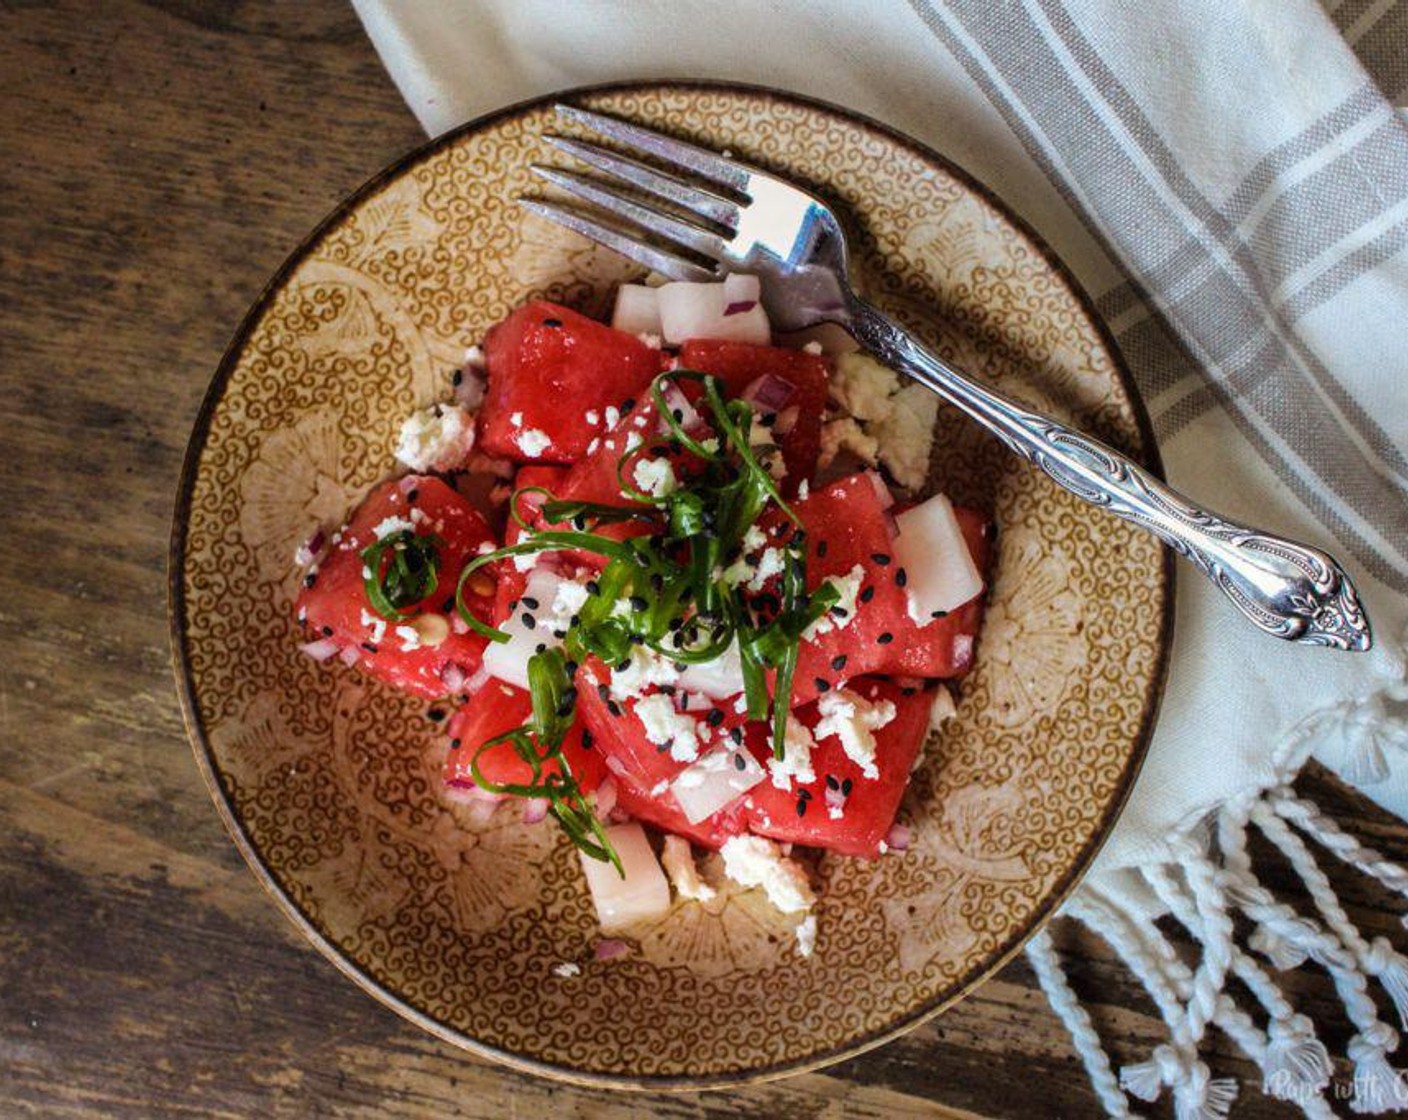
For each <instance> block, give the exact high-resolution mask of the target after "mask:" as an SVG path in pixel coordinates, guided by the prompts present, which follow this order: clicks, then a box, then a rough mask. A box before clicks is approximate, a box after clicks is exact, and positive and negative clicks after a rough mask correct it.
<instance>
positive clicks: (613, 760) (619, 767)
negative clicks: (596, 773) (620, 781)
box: [606, 754, 631, 778]
mask: <svg viewBox="0 0 1408 1120" xmlns="http://www.w3.org/2000/svg"><path fill="white" fill-rule="evenodd" d="M606 768H607V769H608V770H610V771H611V772H612V773H613V774H615V775H616V776H617V777H618V778H628V777H630V773H631V772H630V770H629V769H628V768H627V766H626V764H625V763H624V762H622V761H621V760H620V759H619V758H617V757H616V756H615V755H614V754H609V755H607V756H606Z"/></svg>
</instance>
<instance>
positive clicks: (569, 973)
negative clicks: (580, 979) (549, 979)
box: [552, 961, 582, 980]
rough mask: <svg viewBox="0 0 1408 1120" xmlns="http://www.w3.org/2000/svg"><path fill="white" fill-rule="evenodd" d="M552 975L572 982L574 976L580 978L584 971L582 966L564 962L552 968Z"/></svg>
mask: <svg viewBox="0 0 1408 1120" xmlns="http://www.w3.org/2000/svg"><path fill="white" fill-rule="evenodd" d="M552 974H553V975H554V976H561V977H562V978H563V979H564V980H570V979H571V978H572V977H573V976H580V975H581V974H582V969H581V966H580V965H577V964H574V963H573V962H572V961H563V962H562V963H561V964H555V965H553V966H552Z"/></svg>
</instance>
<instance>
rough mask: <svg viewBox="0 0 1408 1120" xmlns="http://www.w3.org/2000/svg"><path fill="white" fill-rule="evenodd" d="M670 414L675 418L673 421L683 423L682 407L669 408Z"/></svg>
mask: <svg viewBox="0 0 1408 1120" xmlns="http://www.w3.org/2000/svg"><path fill="white" fill-rule="evenodd" d="M670 415H671V416H673V417H674V418H675V423H676V424H683V423H684V409H682V408H672V409H670Z"/></svg>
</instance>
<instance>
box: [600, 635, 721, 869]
mask: <svg viewBox="0 0 1408 1120" xmlns="http://www.w3.org/2000/svg"><path fill="white" fill-rule="evenodd" d="M610 679H611V675H610V672H609V671H608V669H607V667H606V666H605V665H603V664H602V663H601V662H600V661H597V660H596V659H595V658H592V659H589V660H588V662H587V663H586V664H585V665H583V667H582V668H581V669H579V670H578V672H577V690H578V695H577V718H578V719H579V720H580V721H581V722H583V723H584V724H585V725H586V727H587V729H588V730H589V731H590V732H591V736H592V743H593V746H594V748H595V749H596V750H598V751H600V752H601V754H602V756H603V758H604V760H605V763H606V768H607V769H608V770H609V771H610V772H611V775H612V778H613V780H614V781H615V783H616V790H617V798H616V804H617V806H618V807H619V808H620V809H622V810H623V811H624V812H626V813H629V814H630V815H631V816H632V817H634V818H635V819H636V820H640V821H645V822H647V823H649V824H653V825H656V826H657V827H659V828H663V829H664V830H665V831H666V832H673V833H675V834H676V835H679V836H684V837H688V838H689V839H690V840H693V841H695V842H696V843H699V844H704V845H706V846H708V847H713V848H717V847H719V845H721V844H722V843H723V842H724V841H725V840H726V839H728V837H730V836H736V835H738V834H739V833H741V832H742V831H744V829H743V823H742V822H743V804H742V801H741V799H740V801H738V802H737V803H736V804H734V805H731V806H728V807H727V808H725V809H724V810H721V811H720V812H718V813H716V814H714V815H713V816H711V817H706V818H705V819H704V820H702V821H700V822H698V823H697V824H692V823H690V821H689V819H688V818H687V817H686V816H685V814H684V811H683V809H681V808H680V805H679V802H678V801H676V800H675V795H674V793H673V792H671V790H670V789H668V788H667V787H668V785H669V783H670V782H672V781H674V780H675V779H676V778H677V777H679V775H680V773H681V772H682V771H684V770H685V769H687V768H688V767H689V765H690V763H689V762H685V761H680V760H678V759H676V758H673V757H672V756H671V754H670V751H669V750H668V749H661V747H660V746H659V745H657V744H656V743H653V742H651V741H650V739H649V738H648V737H647V735H646V729H645V725H644V724H643V723H642V721H641V719H640V717H639V716H638V715H637V714H636V710H635V709H636V704H637V701H636V700H634V699H628V700H625V701H618V700H614V699H612V698H611V696H610V694H609V692H608V691H607V686H608V683H609V681H610ZM702 715H703V713H694V718H695V719H698V718H699V717H701V716H702ZM709 734H710V735H711V736H713V737H714V738H716V739H721V738H722V736H723V734H724V732H723V731H722V730H720V731H718V732H714V731H713V730H712V729H711V730H710V732H709ZM700 749H701V751H703V750H707V749H708V745H706V744H701V745H700Z"/></svg>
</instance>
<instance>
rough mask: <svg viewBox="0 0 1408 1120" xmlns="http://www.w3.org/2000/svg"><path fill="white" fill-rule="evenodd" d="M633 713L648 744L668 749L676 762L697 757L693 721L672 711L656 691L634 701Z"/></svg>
mask: <svg viewBox="0 0 1408 1120" xmlns="http://www.w3.org/2000/svg"><path fill="white" fill-rule="evenodd" d="M635 711H636V716H637V717H639V719H640V722H641V726H642V727H643V728H644V729H645V737H646V740H647V741H648V742H651V743H654V744H655V745H656V746H657V747H668V748H669V751H670V757H671V758H673V759H674V760H675V761H676V762H693V761H694V760H695V759H696V758H698V757H699V736H698V734H697V732H696V728H695V723H694V720H693V718H692V717H690V716H687V715H685V714H684V713H683V712H677V711H675V706H674V703H673V702H672V701H671V700H670V698H669V697H668V696H666V695H664V694H663V693H660V692H657V693H655V694H653V695H651V696H647V697H645V698H644V699H643V700H639V701H637V702H636V709H635ZM662 792H663V791H662Z"/></svg>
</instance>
